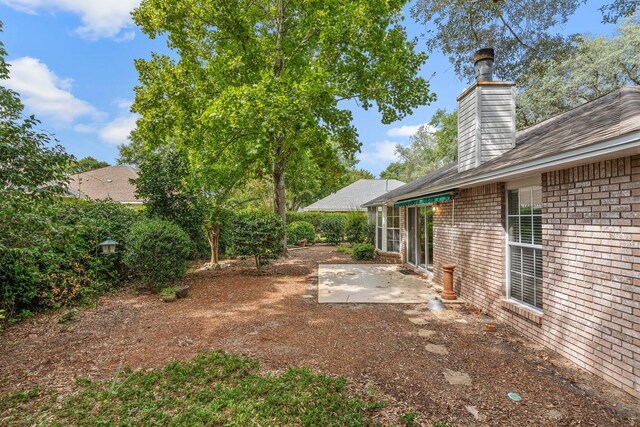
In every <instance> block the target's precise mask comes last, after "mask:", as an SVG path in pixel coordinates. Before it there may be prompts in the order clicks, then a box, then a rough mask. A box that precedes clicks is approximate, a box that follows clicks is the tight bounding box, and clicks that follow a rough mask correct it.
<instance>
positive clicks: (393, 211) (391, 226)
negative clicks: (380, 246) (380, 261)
mask: <svg viewBox="0 0 640 427" xmlns="http://www.w3.org/2000/svg"><path fill="white" fill-rule="evenodd" d="M387 252H400V208H394V207H393V206H387Z"/></svg>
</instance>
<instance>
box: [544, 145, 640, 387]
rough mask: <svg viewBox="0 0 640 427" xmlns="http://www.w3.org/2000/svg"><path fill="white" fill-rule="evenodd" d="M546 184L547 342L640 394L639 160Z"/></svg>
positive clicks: (567, 174)
mask: <svg viewBox="0 0 640 427" xmlns="http://www.w3.org/2000/svg"><path fill="white" fill-rule="evenodd" d="M542 182H543V203H544V209H543V260H544V261H543V277H544V305H545V310H544V319H543V323H542V327H543V330H544V336H545V341H546V342H548V345H549V347H551V348H553V349H554V350H556V351H558V352H559V353H561V354H563V355H565V356H566V357H568V358H569V359H571V360H572V361H574V362H575V363H577V364H578V365H580V366H582V367H583V368H585V369H586V370H588V371H591V372H593V373H595V374H597V375H599V376H601V377H604V378H605V379H607V380H609V381H610V382H612V383H614V384H616V385H617V386H619V387H621V388H623V389H625V390H626V391H628V392H631V393H634V394H636V395H640V156H635V157H626V158H621V159H615V160H610V161H606V162H600V163H594V164H589V165H584V166H581V167H576V168H571V169H565V170H561V171H557V172H552V173H548V174H545V175H543V177H542Z"/></svg>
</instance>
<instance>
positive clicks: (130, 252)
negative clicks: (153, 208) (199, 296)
mask: <svg viewBox="0 0 640 427" xmlns="http://www.w3.org/2000/svg"><path fill="white" fill-rule="evenodd" d="M190 251H191V240H190V239H189V236H188V235H187V233H185V232H184V231H183V230H182V229H181V228H180V227H179V226H178V225H176V224H174V223H172V222H169V221H163V220H160V219H145V220H142V221H140V222H138V223H137V224H135V225H134V226H133V227H132V228H131V231H130V233H129V236H128V237H127V252H126V253H125V254H124V257H123V261H124V263H125V265H126V266H127V267H128V268H129V270H130V271H131V273H132V274H133V275H134V276H135V277H137V278H139V279H140V280H141V281H142V282H143V283H144V284H145V285H147V286H149V287H152V288H156V289H159V288H161V287H162V285H164V284H166V283H171V282H174V281H176V280H178V279H180V278H181V277H182V276H184V274H185V273H186V271H187V257H188V256H189V253H190Z"/></svg>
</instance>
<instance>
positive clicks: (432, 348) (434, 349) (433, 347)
mask: <svg viewBox="0 0 640 427" xmlns="http://www.w3.org/2000/svg"><path fill="white" fill-rule="evenodd" d="M424 349H425V350H427V351H428V352H429V353H435V354H440V355H445V354H449V350H447V347H445V346H443V345H438V344H427V345H425V346H424Z"/></svg>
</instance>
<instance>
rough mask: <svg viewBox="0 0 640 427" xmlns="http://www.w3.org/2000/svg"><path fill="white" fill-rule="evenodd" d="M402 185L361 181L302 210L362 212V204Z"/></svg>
mask: <svg viewBox="0 0 640 427" xmlns="http://www.w3.org/2000/svg"><path fill="white" fill-rule="evenodd" d="M402 185H404V182H402V181H398V180H397V179H361V180H358V181H356V182H354V183H353V184H350V185H347V186H346V187H344V188H342V189H340V190H338V191H336V192H335V193H333V194H331V195H329V196H327V197H325V198H324V199H321V200H318V201H317V202H315V203H313V204H311V205H309V206H307V207H306V208H304V209H303V210H304V211H305V212H310V211H330V212H345V211H354V210H364V209H363V208H362V204H363V203H364V202H366V201H367V200H371V199H373V198H376V197H379V196H381V195H383V194H384V193H386V192H388V191H390V190H393V189H395V188H398V187H400V186H402Z"/></svg>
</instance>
